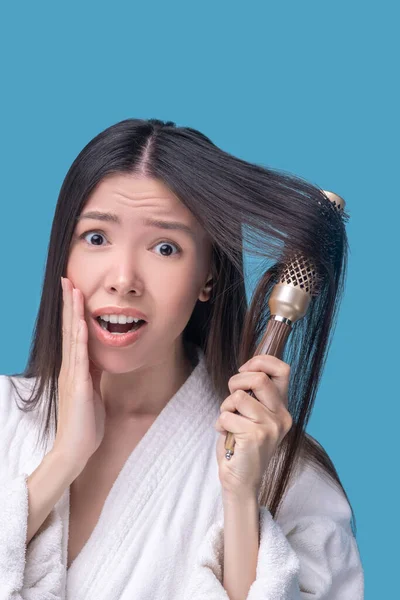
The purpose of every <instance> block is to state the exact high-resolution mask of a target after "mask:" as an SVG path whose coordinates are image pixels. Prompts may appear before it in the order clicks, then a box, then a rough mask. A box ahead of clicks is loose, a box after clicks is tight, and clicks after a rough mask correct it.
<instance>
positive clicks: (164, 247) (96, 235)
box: [79, 231, 182, 257]
mask: <svg viewBox="0 0 400 600" xmlns="http://www.w3.org/2000/svg"><path fill="white" fill-rule="evenodd" d="M90 236H91V239H92V241H93V243H91V242H90V241H88V242H87V243H88V244H89V246H103V244H102V243H101V238H105V235H104V233H101V232H99V231H85V233H82V234H81V235H80V236H79V238H80V239H85V238H86V237H88V238H89V239H90ZM157 246H161V254H162V256H166V257H168V256H173V254H172V252H171V251H170V250H169V249H168V246H169V247H175V248H176V249H177V252H176V253H175V254H181V252H182V249H181V248H180V247H179V246H178V245H177V244H174V243H172V242H166V241H165V242H159V243H158V244H156V245H155V246H154V248H156V247H157Z"/></svg>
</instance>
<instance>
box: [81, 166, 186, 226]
mask: <svg viewBox="0 0 400 600" xmlns="http://www.w3.org/2000/svg"><path fill="white" fill-rule="evenodd" d="M94 207H96V208H102V209H104V208H108V209H110V208H113V209H115V210H117V209H120V210H121V211H128V212H129V210H132V209H137V210H138V212H143V213H146V214H147V213H149V214H155V213H159V214H161V213H163V214H171V216H172V215H174V216H178V215H179V216H181V217H186V218H187V219H188V221H189V222H190V223H192V224H193V223H194V221H195V219H194V216H193V215H192V213H191V212H190V210H189V209H188V208H187V207H186V206H185V205H184V204H183V203H182V202H181V201H180V200H179V198H178V197H177V196H176V195H175V194H174V193H173V192H172V191H171V190H170V189H169V188H168V187H167V186H166V185H164V184H163V182H162V181H159V180H157V179H153V178H150V177H145V176H138V175H129V174H120V173H118V174H113V175H109V176H107V177H105V178H104V179H103V180H102V181H101V182H100V183H99V184H98V185H97V186H96V188H95V189H94V191H93V192H92V193H91V195H90V197H89V199H88V201H87V203H86V205H85V209H87V208H94Z"/></svg>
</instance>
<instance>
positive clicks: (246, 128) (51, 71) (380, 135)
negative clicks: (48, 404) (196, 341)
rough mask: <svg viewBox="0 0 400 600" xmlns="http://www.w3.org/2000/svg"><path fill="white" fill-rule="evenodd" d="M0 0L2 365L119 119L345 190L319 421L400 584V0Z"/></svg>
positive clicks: (376, 550) (22, 335)
mask: <svg viewBox="0 0 400 600" xmlns="http://www.w3.org/2000/svg"><path fill="white" fill-rule="evenodd" d="M1 13H2V16H1V19H0V28H1V35H0V47H1V56H2V84H3V85H2V94H1V105H2V106H1V108H2V110H1V112H0V119H1V143H0V148H1V168H2V172H1V215H2V219H1V224H2V228H1V231H2V235H1V238H0V257H1V258H0V260H1V274H2V281H1V295H0V309H1V314H2V327H1V334H2V335H1V344H0V373H2V374H8V373H14V372H20V371H22V370H23V369H24V367H25V364H26V360H27V356H28V351H29V346H30V342H31V335H32V330H33V326H34V322H35V318H36V314H37V310H38V306H39V300H40V294H41V284H42V279H43V274H44V265H45V258H46V252H47V246H48V242H49V235H50V228H51V223H52V219H53V215H54V209H55V205H56V201H57V196H58V193H59V190H60V186H61V184H62V181H63V178H64V177H65V175H66V172H67V170H68V168H69V167H70V165H71V163H72V161H73V160H74V158H75V157H76V155H77V154H78V153H79V151H80V150H81V149H82V148H83V146H84V145H85V144H86V143H87V142H88V141H89V140H90V139H91V138H93V137H94V136H95V135H96V134H97V133H99V132H100V131H101V130H103V129H104V128H106V127H108V126H109V125H111V124H113V123H116V122H118V121H120V120H122V119H125V118H129V117H135V118H159V119H163V120H172V121H174V122H175V123H176V124H177V125H185V126H190V127H194V128H196V129H199V130H200V131H202V132H204V133H205V134H206V135H208V136H209V137H210V138H211V139H212V140H213V141H214V142H215V143H216V144H218V145H219V146H220V147H221V148H223V149H224V150H226V151H228V152H230V153H232V154H235V155H237V156H239V157H240V158H243V159H244V160H248V161H253V162H257V163H261V164H264V165H266V166H269V167H272V168H277V169H282V170H285V171H288V172H291V173H294V174H297V175H300V176H301V177H303V178H305V179H307V180H309V181H311V182H313V183H315V184H317V185H318V186H320V187H321V188H323V189H326V190H331V191H333V192H336V193H337V194H339V195H341V196H342V197H343V198H344V199H345V200H346V209H347V210H348V212H349V213H350V216H351V218H350V221H349V223H348V224H347V231H348V236H349V242H350V255H349V266H348V276H347V283H346V288H345V294H344V299H343V302H342V305H341V310H340V313H339V318H338V322H337V327H336V331H335V335H334V339H333V343H332V346H331V349H330V353H329V355H328V360H327V364H326V368H325V370H324V373H323V378H322V381H321V385H320V388H319V391H318V395H317V400H316V405H315V409H314V412H313V415H312V417H311V420H310V422H309V425H308V428H307V430H308V432H309V433H310V434H311V435H313V436H314V437H315V438H316V439H317V440H318V441H319V442H320V443H321V444H322V445H323V446H324V448H325V449H326V450H327V452H328V453H329V455H330V456H331V458H332V460H333V462H334V464H335V466H336V468H337V471H338V473H339V476H340V478H341V481H342V483H343V485H344V487H345V489H346V491H347V493H348V496H349V499H350V501H351V504H352V506H353V508H354V511H355V515H356V524H357V541H358V544H359V549H360V554H361V558H362V562H363V566H364V570H365V583H366V598H367V600H375V599H376V600H380V599H382V598H394V597H399V596H397V595H396V594H397V593H398V583H397V579H398V574H397V560H396V551H397V556H398V550H397V547H396V542H397V539H398V533H399V531H398V529H399V528H398V525H397V523H398V519H397V517H396V514H397V509H396V506H397V505H398V494H397V493H396V492H395V489H396V484H395V481H396V479H397V476H396V473H398V466H397V460H396V458H397V457H398V455H399V453H398V450H397V442H396V440H397V438H398V436H397V428H398V422H399V408H398V406H399V400H400V398H399V392H398V386H397V381H396V384H395V375H397V368H398V367H397V365H398V350H397V345H398V333H399V329H398V324H397V320H398V319H397V311H396V307H397V302H393V300H394V299H396V300H397V296H394V297H393V290H395V289H396V286H397V285H398V282H397V279H398V278H397V267H398V258H399V256H398V251H397V252H396V251H395V248H394V245H395V240H397V237H398V236H397V235H396V234H397V227H398V222H399V220H398V217H399V210H398V189H397V185H396V183H397V182H396V181H392V179H393V173H394V172H395V166H397V164H398V139H399V135H398V134H399V128H398V125H399V122H398V106H399V93H398V90H397V86H396V83H397V82H396V79H397V80H398V76H396V75H395V73H396V71H397V68H398V64H397V63H398V60H397V59H396V56H398V51H399V43H398V32H397V23H398V20H397V19H396V18H395V4H394V2H393V3H389V2H385V1H383V2H380V3H379V4H378V3H377V2H371V3H363V2H351V3H349V2H343V1H342V0H338V1H337V2H334V3H332V2H321V1H315V0H311V1H308V2H281V3H276V2H268V1H263V2H262V1H258V2H256V1H252V0H250V1H249V2H242V3H238V2H232V1H228V0H222V1H220V2H211V1H210V0H203V2H201V3H187V2H183V1H180V2H178V1H174V2H167V3H165V2H151V1H149V2H146V3H134V2H118V1H116V2H114V3H104V4H103V3H102V2H93V1H88V2H76V1H71V2H68V3H55V2H42V3H39V4H38V3H28V2H26V3H8V4H7V5H4V6H3V7H2V10H1ZM396 250H397V248H396ZM252 260H253V259H252ZM252 260H250V259H249V258H248V257H245V264H246V273H247V278H246V284H247V290H248V295H249V298H250V295H251V291H252V286H253V285H254V280H253V279H252V273H253V268H254V263H253V262H252ZM381 301H382V302H381ZM392 307H394V311H391V310H390V309H391V308H392ZM382 309H383V310H382ZM393 313H394V314H393ZM396 334H397V335H396ZM393 523H395V525H394V526H393ZM394 529H395V530H394ZM396 530H397V531H396Z"/></svg>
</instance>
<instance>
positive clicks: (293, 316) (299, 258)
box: [268, 190, 346, 323]
mask: <svg viewBox="0 0 400 600" xmlns="http://www.w3.org/2000/svg"><path fill="white" fill-rule="evenodd" d="M322 191H323V193H324V194H325V196H326V197H327V198H328V200H329V201H330V202H331V203H332V205H333V207H334V208H335V209H336V211H337V212H338V213H339V214H340V215H342V214H344V209H345V206H346V203H345V201H344V200H343V198H341V197H340V196H338V195H337V194H334V193H333V192H328V191H325V190H322ZM320 283H321V280H320V277H319V274H318V273H317V270H316V268H315V265H314V264H313V263H312V261H311V260H310V259H308V258H307V257H305V256H303V255H302V254H300V253H296V254H295V255H294V256H293V257H292V258H291V260H290V262H288V263H286V265H284V267H283V269H282V271H281V274H280V279H279V283H277V284H276V285H275V287H274V288H273V290H272V292H271V295H270V298H269V302H268V306H269V308H270V312H271V316H276V315H278V316H280V317H284V318H286V319H289V320H290V321H291V322H292V323H295V322H296V321H298V320H299V319H301V318H302V317H304V315H305V314H306V312H307V309H308V306H309V304H310V302H311V298H312V297H313V296H318V294H319V292H320Z"/></svg>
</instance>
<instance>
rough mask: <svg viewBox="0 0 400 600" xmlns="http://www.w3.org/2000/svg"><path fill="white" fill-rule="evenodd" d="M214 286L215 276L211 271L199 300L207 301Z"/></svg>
mask: <svg viewBox="0 0 400 600" xmlns="http://www.w3.org/2000/svg"><path fill="white" fill-rule="evenodd" d="M212 287H213V277H212V275H211V273H209V274H208V277H207V283H206V284H205V285H204V286H203V287H202V289H201V291H200V294H199V300H200V301H201V302H207V300H209V299H210V296H211V290H212Z"/></svg>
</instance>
